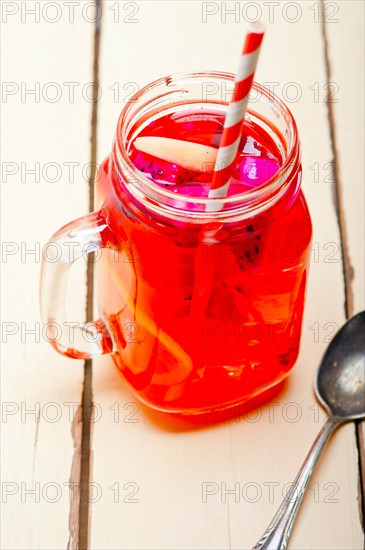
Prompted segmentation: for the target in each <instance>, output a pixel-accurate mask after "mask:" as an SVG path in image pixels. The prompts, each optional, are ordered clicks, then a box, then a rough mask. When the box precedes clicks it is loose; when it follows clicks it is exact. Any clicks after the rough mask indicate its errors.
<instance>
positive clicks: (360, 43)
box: [323, 0, 365, 526]
mask: <svg viewBox="0 0 365 550" xmlns="http://www.w3.org/2000/svg"><path fill="white" fill-rule="evenodd" d="M339 8H340V9H339V11H338V14H336V18H335V19H336V20H335V21H331V20H329V18H328V13H326V12H325V11H324V17H323V19H324V33H325V36H326V43H327V51H328V62H327V65H328V67H327V72H328V77H329V78H328V79H329V81H330V82H332V83H333V84H332V85H331V87H332V89H333V90H335V89H336V91H337V93H336V95H335V97H333V98H332V101H331V103H330V104H329V115H330V120H331V125H332V136H331V137H332V143H333V153H334V157H335V160H336V162H335V165H336V181H335V184H336V186H337V193H336V195H337V196H338V219H339V226H340V230H341V233H342V241H343V255H344V262H345V269H344V276H345V284H346V304H347V312H346V313H347V315H348V316H349V317H350V316H352V315H354V314H355V313H358V312H359V311H361V310H363V309H365V296H364V293H365V289H364V280H365V276H364V271H365V270H364V249H365V225H364V203H365V196H364V193H365V190H364V182H365V167H364V163H363V162H359V159H361V158H362V156H363V151H364V147H365V139H364V124H363V123H359V121H363V120H364V68H365V67H364V61H365V55H364V4H363V3H362V2H357V1H353V0H352V1H348V2H341V3H340V4H339ZM355 14H356V17H354V15H355ZM339 37H341V40H339ZM357 432H358V439H357V441H358V450H359V455H360V456H359V462H360V472H359V507H360V508H361V509H362V515H363V526H364V521H365V518H364V515H365V505H364V502H365V444H364V432H365V422H364V421H362V422H361V423H358V425H357ZM361 493H362V494H361Z"/></svg>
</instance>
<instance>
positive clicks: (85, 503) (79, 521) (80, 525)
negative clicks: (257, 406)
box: [68, 0, 102, 550]
mask: <svg viewBox="0 0 365 550" xmlns="http://www.w3.org/2000/svg"><path fill="white" fill-rule="evenodd" d="M101 2H102V0H96V8H95V9H96V10H98V11H99V12H100V13H102V11H101ZM98 19H99V18H98ZM100 37H101V18H100V19H99V20H98V21H96V23H95V27H94V37H93V38H94V39H93V68H92V82H93V101H92V111H91V129H90V163H91V164H90V166H91V170H90V177H89V180H88V194H89V212H92V211H93V210H94V181H95V176H96V172H97V122H98V100H97V94H98V85H99V54H100ZM86 284H87V294H86V304H85V309H86V319H87V321H90V320H92V319H93V318H94V315H93V309H94V262H93V254H90V255H89V257H88V263H87V272H86ZM85 411H89V412H88V413H87V414H85ZM92 414H93V390H92V361H91V360H90V359H88V360H86V361H85V362H84V384H83V390H82V398H81V406H80V407H79V411H78V414H77V417H78V422H80V423H81V428H80V429H79V430H77V432H76V433H73V438H74V447H75V451H74V454H75V455H78V456H79V457H80V455H81V458H80V464H79V468H78V469H77V470H76V471H75V469H73V468H72V469H71V474H70V478H71V481H76V482H78V483H79V492H78V494H79V498H78V506H77V507H75V506H72V504H71V506H70V513H69V530H70V535H69V544H68V549H69V550H76V549H78V550H87V549H88V548H89V542H90V503H89V487H90V485H89V484H90V480H91V472H92V460H91V458H92V451H91V448H92V444H91V437H92V431H91V422H92ZM75 477H76V479H75ZM75 516H77V517H75Z"/></svg>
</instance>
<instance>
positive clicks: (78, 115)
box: [1, 2, 93, 550]
mask: <svg viewBox="0 0 365 550" xmlns="http://www.w3.org/2000/svg"><path fill="white" fill-rule="evenodd" d="M8 4H9V3H8ZM31 4H32V3H30V2H29V3H18V8H19V11H18V12H17V13H15V14H14V15H12V16H10V15H9V16H8V18H7V21H6V23H4V24H3V25H2V43H3V48H2V60H3V67H2V78H3V81H4V82H7V83H10V84H9V88H8V89H9V90H11V89H12V90H13V92H14V93H13V95H8V96H7V97H6V98H4V96H3V98H2V101H3V103H2V109H1V110H2V130H3V136H4V138H3V140H2V162H3V170H4V163H15V164H14V167H15V168H14V170H15V171H16V173H15V174H14V175H13V176H9V177H8V178H7V181H6V180H4V177H3V181H2V193H1V194H2V238H3V242H4V243H5V245H6V243H10V244H9V245H8V246H9V247H10V248H6V250H8V251H9V250H10V249H11V243H13V247H14V248H13V250H14V253H13V254H12V255H10V254H8V255H7V256H4V254H3V257H2V276H3V292H2V329H3V352H2V370H1V382H2V388H1V390H2V393H1V397H2V406H3V409H2V412H3V415H2V469H1V472H2V489H3V500H2V534H1V547H2V548H6V549H7V550H10V549H17V550H18V549H27V550H28V549H29V548H34V549H43V548H44V549H50V548H54V549H59V548H67V547H68V548H71V549H72V548H77V545H78V529H79V525H78V523H79V521H78V515H79V492H78V490H77V487H76V488H75V493H74V498H73V502H72V503H71V502H70V489H69V487H68V486H67V484H68V483H69V482H74V483H78V482H79V479H80V459H81V454H80V444H81V431H82V415H81V410H80V402H81V394H82V384H83V362H82V361H71V360H69V359H66V358H62V357H61V356H60V355H58V354H56V353H55V352H54V351H53V350H52V348H51V346H50V345H49V343H48V342H46V341H45V336H44V332H42V330H43V326H42V325H41V322H40V318H39V317H40V316H39V305H38V287H39V276H40V255H41V252H42V247H43V246H44V244H45V243H46V241H47V240H48V238H49V237H50V236H51V235H52V233H53V232H54V231H56V230H57V229H58V228H59V227H61V226H62V225H64V224H65V223H66V222H68V221H70V220H71V219H73V218H76V217H78V216H81V215H83V214H85V213H86V212H87V210H88V184H87V178H85V174H86V173H87V163H88V162H89V160H90V157H89V137H90V113H91V104H90V101H88V100H86V99H85V97H84V96H83V93H82V91H83V90H84V92H86V88H84V86H85V85H86V86H88V84H89V83H90V80H91V66H92V34H93V25H92V24H90V23H89V22H87V21H85V19H84V18H83V17H82V15H81V11H78V10H77V9H76V10H75V12H74V13H75V17H74V22H69V19H68V11H67V8H66V7H65V6H62V5H61V4H60V9H61V12H60V14H61V18H60V20H59V21H58V22H55V23H51V22H50V21H48V20H49V19H53V18H55V16H56V15H57V14H56V13H55V11H54V10H53V11H52V7H50V8H49V11H48V12H42V11H41V12H40V15H39V21H38V22H37V21H36V17H37V18H38V16H37V15H31V14H29V13H28V14H27V13H26V12H25V11H24V10H25V8H27V9H28V10H30V9H31V8H32V5H31ZM33 4H34V6H33V8H35V9H37V6H35V4H38V8H40V9H41V8H42V5H41V4H42V3H33ZM14 5H15V3H14ZM3 8H4V9H5V7H4V6H3ZM65 10H66V11H65ZM89 14H90V15H91V12H89ZM47 19H48V20H47ZM75 52H77V55H76V54H75ZM51 83H53V84H51ZM65 83H69V85H68V86H67V85H65ZM71 83H74V85H75V87H74V97H73V98H72V95H69V94H71V88H70V85H71ZM11 85H13V88H11V87H10V86H11ZM27 90H28V91H30V90H36V94H37V95H36V96H35V95H34V94H33V95H32V94H31V93H28V94H27V93H26V92H27ZM37 163H38V164H37ZM49 163H51V164H49ZM70 163H75V164H74V168H73V169H74V177H73V176H72V165H71V164H70ZM35 167H36V170H37V175H36V176H35V175H34V174H33V175H32V174H30V173H28V174H27V173H26V170H31V169H34V168H35ZM3 174H4V173H3ZM26 250H28V251H32V250H36V255H34V254H32V252H29V254H27V255H26V254H25V253H26ZM3 251H4V248H3ZM85 282H86V278H85V265H82V262H81V263H80V265H79V266H77V268H75V273H74V274H73V276H72V280H71V285H70V286H71V288H70V296H69V299H70V300H69V304H68V319H69V321H70V322H81V321H83V320H84V319H85V296H86V292H85V289H86V285H85ZM9 323H14V327H15V328H14V330H16V333H15V334H14V335H12V336H10V335H8V336H7V338H6V341H4V338H5V336H4V331H6V330H9V329H7V327H9ZM61 328H63V329H64V330H65V329H66V327H61ZM32 329H36V335H34V334H33V335H32V334H26V332H25V331H26V330H32ZM66 330H67V329H66ZM31 410H34V411H35V412H34V413H33V414H32V413H31V412H29V413H28V414H27V411H31ZM6 413H8V414H6ZM6 483H11V484H13V485H10V486H9V485H6ZM6 490H8V491H13V492H14V494H9V495H8V496H7V497H5V494H6V493H5V494H4V491H5V492H6ZM32 490H35V493H34V494H30V493H27V491H32ZM4 499H5V500H4Z"/></svg>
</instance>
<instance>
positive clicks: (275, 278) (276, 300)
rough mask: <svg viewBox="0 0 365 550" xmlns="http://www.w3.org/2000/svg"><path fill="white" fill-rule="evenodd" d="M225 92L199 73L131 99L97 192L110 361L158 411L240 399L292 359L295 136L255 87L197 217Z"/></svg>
mask: <svg viewBox="0 0 365 550" xmlns="http://www.w3.org/2000/svg"><path fill="white" fill-rule="evenodd" d="M207 82H211V87H210V88H209V90H210V94H209V96H208V95H207V94H206V93H204V86H206V83H207ZM232 87H233V77H232V76H230V75H225V74H224V75H222V74H208V73H207V74H196V75H183V76H180V77H178V78H175V79H174V78H172V77H170V78H169V79H162V80H161V81H158V82H156V83H154V84H152V85H150V86H148V87H147V88H145V89H144V90H142V91H141V92H139V94H138V95H137V96H136V97H135V98H134V101H133V102H131V103H130V104H129V105H128V106H127V107H126V108H125V110H124V112H123V113H122V115H121V118H120V120H119V124H118V129H117V137H116V140H115V143H114V149H113V153H112V155H111V156H110V157H109V158H108V159H107V160H106V161H105V162H104V163H103V164H102V166H101V167H100V169H99V174H98V178H97V182H96V196H97V207H98V208H101V212H103V215H104V216H105V219H106V222H107V224H108V226H109V228H110V235H109V233H108V235H109V237H108V238H109V239H110V241H111V242H110V243H108V246H109V247H110V248H111V249H110V250H103V253H102V258H101V261H100V262H98V263H97V264H96V265H97V270H98V289H99V307H100V312H101V315H102V319H103V320H104V322H105V324H106V326H107V327H108V329H109V331H110V332H111V334H112V338H113V340H114V355H113V358H114V360H115V363H116V365H117V367H118V369H119V370H120V372H121V373H122V374H123V376H124V378H125V379H126V380H127V382H128V384H129V386H130V388H131V389H132V391H133V392H134V393H136V395H137V396H138V397H139V399H141V400H142V401H143V402H145V403H146V404H148V405H150V406H152V407H154V408H155V409H159V410H163V411H170V412H176V413H185V414H199V413H202V412H203V411H204V412H205V411H207V410H214V409H217V408H222V407H231V406H234V405H237V404H238V403H242V402H245V401H248V400H251V399H253V398H254V397H255V396H257V395H258V394H259V393H261V392H263V391H265V390H267V389H268V388H270V387H272V386H273V385H275V384H277V383H278V382H280V381H281V380H283V378H284V377H285V376H287V374H288V373H289V371H290V370H291V368H292V367H293V365H294V363H295V361H296V359H297V357H298V351H299V343H300V334H301V324H302V316H303V307H304V298H305V290H306V282H307V274H308V259H309V247H310V242H311V233H312V229H311V221H310V216H309V213H308V209H307V206H306V202H305V199H304V196H303V194H302V191H301V189H300V184H301V166H300V148H299V141H298V135H297V129H296V125H295V122H294V120H293V118H292V116H291V114H290V112H289V111H288V109H287V108H286V107H285V106H284V105H283V103H282V102H281V101H280V100H279V99H277V98H275V97H273V96H272V94H269V93H268V92H267V91H265V90H264V89H263V88H261V87H259V86H257V85H255V86H254V92H253V93H254V95H256V101H255V102H253V103H251V105H252V108H251V109H249V111H248V114H247V116H246V120H245V124H244V127H243V133H242V136H241V142H240V148H239V154H238V156H237V162H236V164H235V166H234V167H233V169H232V174H231V183H230V186H229V191H228V196H227V197H226V198H223V199H219V201H220V208H219V210H218V211H216V212H215V211H213V212H209V211H208V208H207V203H208V201H212V200H217V199H209V198H208V192H209V189H210V182H211V179H212V174H213V172H212V170H213V167H214V159H215V155H216V151H217V149H218V146H219V142H220V136H221V133H222V128H223V123H224V118H225V113H226V108H227V103H226V101H225V100H224V99H223V98H222V90H224V92H225V93H227V94H228V93H229V90H231V89H232ZM205 89H207V88H205Z"/></svg>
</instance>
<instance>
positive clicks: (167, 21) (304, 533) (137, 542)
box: [91, 1, 363, 549]
mask: <svg viewBox="0 0 365 550" xmlns="http://www.w3.org/2000/svg"><path fill="white" fill-rule="evenodd" d="M137 5H138V8H139V11H138V13H137V14H136V15H135V18H137V19H138V23H134V24H123V27H122V28H123V32H120V25H121V22H119V25H118V24H116V23H115V22H114V20H113V17H114V11H113V10H111V9H106V10H104V14H103V15H104V21H103V25H104V26H103V33H104V38H103V43H102V44H103V46H102V56H101V85H102V88H103V90H104V91H105V93H104V94H103V97H102V99H101V103H100V118H99V120H100V133H99V139H100V148H99V159H100V160H101V159H102V157H103V155H105V154H107V153H108V151H109V150H110V142H111V136H112V135H113V133H114V131H115V125H116V120H117V117H118V114H119V111H120V108H121V107H122V105H121V101H123V99H124V98H125V96H121V97H120V99H119V103H115V102H113V97H111V95H110V92H111V90H110V87H111V86H113V88H117V86H116V85H115V83H119V90H121V91H122V93H124V94H125V93H126V92H129V91H131V88H128V87H127V86H128V85H131V83H132V85H133V83H136V85H138V86H139V85H141V84H145V83H147V82H149V81H151V80H152V79H153V78H157V77H158V76H162V75H166V74H169V73H172V72H178V71H184V70H193V69H194V68H198V69H200V68H202V67H207V68H211V67H215V68H217V69H222V70H230V71H235V69H236V62H237V55H238V54H237V55H236V54H235V53H234V52H239V50H240V47H241V41H242V24H243V19H242V16H241V15H239V16H238V19H239V20H238V22H236V21H235V18H234V17H232V16H230V17H229V16H227V19H226V22H225V23H222V13H221V11H220V10H218V13H217V14H215V15H213V16H211V17H209V18H208V20H207V22H206V23H204V24H203V23H202V4H201V3H200V2H189V3H186V2H184V3H183V2H171V3H170V2H169V3H166V2H155V1H154V2H138V3H137ZM310 5H311V4H310V3H307V2H302V3H300V7H301V12H302V13H301V17H300V18H299V19H298V21H297V22H296V23H295V24H294V23H293V22H290V21H288V19H292V18H293V17H294V16H295V14H291V13H289V12H283V11H282V9H281V8H280V7H279V9H278V11H277V12H276V15H275V24H274V25H271V26H270V28H269V32H268V35H267V37H266V39H265V42H266V44H265V46H266V47H264V48H263V54H262V58H261V60H260V66H259V70H258V74H257V80H258V81H261V82H266V83H270V82H271V83H276V82H278V83H279V84H278V86H277V88H276V90H277V93H278V94H279V95H282V96H284V99H286V100H287V102H288V104H289V106H290V107H291V109H292V111H293V113H294V115H295V117H296V119H297V122H298V125H299V130H300V135H301V141H302V146H303V186H304V190H305V193H306V196H307V199H308V203H309V207H310V210H311V213H312V217H313V222H314V243H315V246H314V251H316V252H315V253H314V258H313V261H312V267H311V275H310V281H309V288H308V301H307V308H306V313H305V319H304V328H303V344H302V351H301V355H300V358H299V360H298V365H297V368H296V369H295V371H294V373H293V374H292V376H291V377H290V380H289V382H288V383H287V385H286V387H285V389H284V390H283V392H282V393H281V394H280V395H278V396H277V397H276V398H275V404H274V403H271V404H268V405H266V406H265V407H262V408H261V409H259V412H258V420H257V421H252V420H251V421H250V420H249V419H247V418H246V419H242V420H241V421H240V422H234V421H233V422H227V423H225V424H222V425H219V426H214V427H210V428H206V429H200V430H199V429H194V427H193V426H191V425H189V423H188V422H187V421H183V420H181V421H180V422H175V423H174V422H173V420H172V419H169V418H167V419H166V418H162V416H161V415H158V414H150V413H148V414H147V413H146V411H145V410H144V409H142V408H140V410H139V411H138V412H137V413H136V416H135V417H134V418H135V419H137V420H138V422H136V423H130V422H127V421H126V415H127V413H128V412H130V411H131V410H132V409H131V408H130V409H127V408H126V409H124V407H128V406H129V407H134V406H135V405H127V404H128V403H130V402H132V403H133V402H134V399H133V398H132V397H131V396H130V395H129V394H128V392H127V390H126V389H125V388H124V387H123V383H122V382H121V381H120V379H119V377H118V374H117V373H116V372H115V369H114V368H113V366H112V364H111V361H110V360H109V359H103V360H98V361H94V398H95V402H96V403H97V405H98V408H99V409H101V410H102V411H103V412H104V414H103V416H102V418H101V419H100V420H99V421H98V422H96V423H95V425H94V433H93V453H94V459H93V481H94V482H95V483H97V484H98V485H99V487H100V488H101V490H102V494H103V495H105V498H104V499H103V501H101V500H100V501H99V502H96V503H95V504H93V505H92V510H93V515H92V525H91V547H92V548H95V549H96V548H105V547H108V548H115V549H116V548H118V549H120V548H147V547H148V548H156V549H157V548H158V549H161V548H197V549H198V548H199V549H202V548H207V549H208V548H227V547H229V548H242V547H244V548H250V547H252V545H253V544H254V543H255V542H256V541H257V539H258V538H259V536H260V535H261V534H262V533H263V531H264V529H265V528H266V527H267V524H268V522H269V520H270V519H271V517H272V515H273V514H274V512H275V510H276V508H277V506H278V504H279V502H280V500H281V498H282V492H283V489H284V486H285V484H286V483H289V482H290V481H292V480H293V479H294V477H295V474H296V472H297V470H298V469H299V467H300V464H301V462H302V460H303V459H304V456H305V454H306V452H307V450H308V448H309V446H310V444H311V442H312V440H313V438H314V437H315V435H316V433H317V431H318V430H319V429H320V427H321V425H322V421H323V417H324V414H323V412H322V410H320V409H319V408H318V407H317V405H316V404H315V398H314V395H313V390H312V384H313V378H314V375H315V372H316V369H317V366H318V363H319V361H320V358H321V356H322V354H323V351H324V349H325V347H326V345H327V342H326V341H325V340H326V339H327V338H329V337H330V332H331V329H332V328H333V327H336V326H340V325H341V324H342V323H343V321H344V312H343V301H344V287H343V279H342V264H341V256H340V236H339V231H338V226H337V221H336V213H335V210H334V207H333V203H332V194H331V186H330V184H326V183H324V184H323V185H319V184H318V183H316V181H315V178H314V169H313V165H314V164H315V163H318V164H319V166H324V165H325V164H326V163H327V162H330V161H331V144H330V139H329V126H328V120H327V111H326V106H325V104H324V103H323V101H322V100H321V101H317V100H316V99H317V98H316V97H315V96H314V93H315V92H316V90H317V89H320V90H321V91H322V90H323V86H324V84H325V83H326V73H325V66H324V58H323V43H322V36H321V26H320V24H319V21H318V22H316V21H315V15H316V14H315V12H314V11H313V10H311V9H310ZM107 6H109V7H111V6H110V4H107ZM242 6H243V3H241V7H242ZM266 17H267V18H268V15H267V16H266ZM187 29H189V30H188V35H189V39H188V40H187ZM309 36H310V37H311V39H310V40H308V37H309ZM222 44H224V48H223V47H222ZM203 45H207V46H206V47H205V46H204V47H203ZM126 52H128V54H126ZM162 52H163V53H162ZM229 52H232V55H230V54H229ZM308 59H310V60H312V61H311V63H310V64H309V63H308ZM290 83H294V85H292V86H291V85H290ZM316 83H318V85H317V84H316ZM124 86H125V88H124ZM316 86H317V87H316ZM298 87H299V88H298ZM108 90H109V92H108ZM298 90H299V91H298ZM313 90H314V91H313ZM296 91H298V93H299V92H300V95H301V97H300V101H297V102H293V103H290V102H289V100H291V99H293V97H295V93H296ZM293 94H294V95H293ZM328 243H334V249H333V250H334V255H333V256H332V257H330V256H329V253H330V252H331V249H327V248H326V247H327V246H328ZM330 260H332V261H330ZM328 281H331V284H328ZM118 404H119V405H118ZM115 409H118V410H119V413H120V417H119V421H118V422H114V421H113V420H112V419H113V415H114V414H115ZM295 411H298V416H300V419H299V418H298V420H297V422H293V421H291V420H290V419H292V418H293V417H292V416H290V415H291V414H295ZM357 476H358V471H357V452H356V441H355V431H354V426H353V425H347V426H345V427H343V428H342V429H341V431H340V432H338V433H337V434H336V435H335V436H334V438H333V440H332V441H331V443H330V445H329V446H328V448H327V449H326V450H325V452H324V455H323V457H322V459H321V463H320V465H319V467H318V469H317V471H316V473H315V477H314V480H313V483H314V485H313V489H312V491H310V492H309V493H308V495H307V496H306V498H305V501H304V503H303V507H302V509H301V512H300V515H299V517H298V521H297V524H296V526H295V530H294V532H293V536H292V539H291V542H290V547H291V548H295V549H304V548H306V549H307V548H317V549H322V548H323V549H324V548H333V549H342V548H361V547H362V546H363V536H362V531H361V525H360V521H359V514H358V507H357ZM126 483H130V484H134V485H130V486H128V487H127V488H125V489H123V487H125V484H126ZM204 483H212V484H213V487H214V488H217V487H218V491H217V493H216V494H215V495H212V496H210V497H207V499H206V502H203V500H204V499H203V494H202V493H203V491H204V487H205V489H206V485H204ZM235 483H238V486H237V487H238V490H239V492H240V496H239V497H238V502H236V499H235V495H234V494H233V495H232V494H228V495H226V499H225V498H224V495H223V493H224V489H233V488H235ZM222 484H223V485H222ZM224 484H225V485H224ZM250 484H251V485H250ZM270 484H271V488H272V491H273V494H271V493H270ZM110 487H113V489H110ZM117 487H119V488H120V493H119V495H118V497H119V498H117V500H118V502H115V491H116V488H117ZM131 487H132V488H133V487H134V488H135V489H136V491H137V493H136V494H135V496H134V498H135V499H138V503H137V502H135V503H132V502H126V501H125V500H126V499H127V500H128V496H127V494H128V493H129V492H130V491H131ZM255 489H256V491H258V494H259V498H258V500H257V501H256V502H255V494H257V493H255ZM260 491H261V493H260ZM123 500H124V502H123ZM105 525H109V526H112V528H110V529H105ZM207 526H209V528H207ZM334 526H339V528H338V529H337V528H334Z"/></svg>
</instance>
